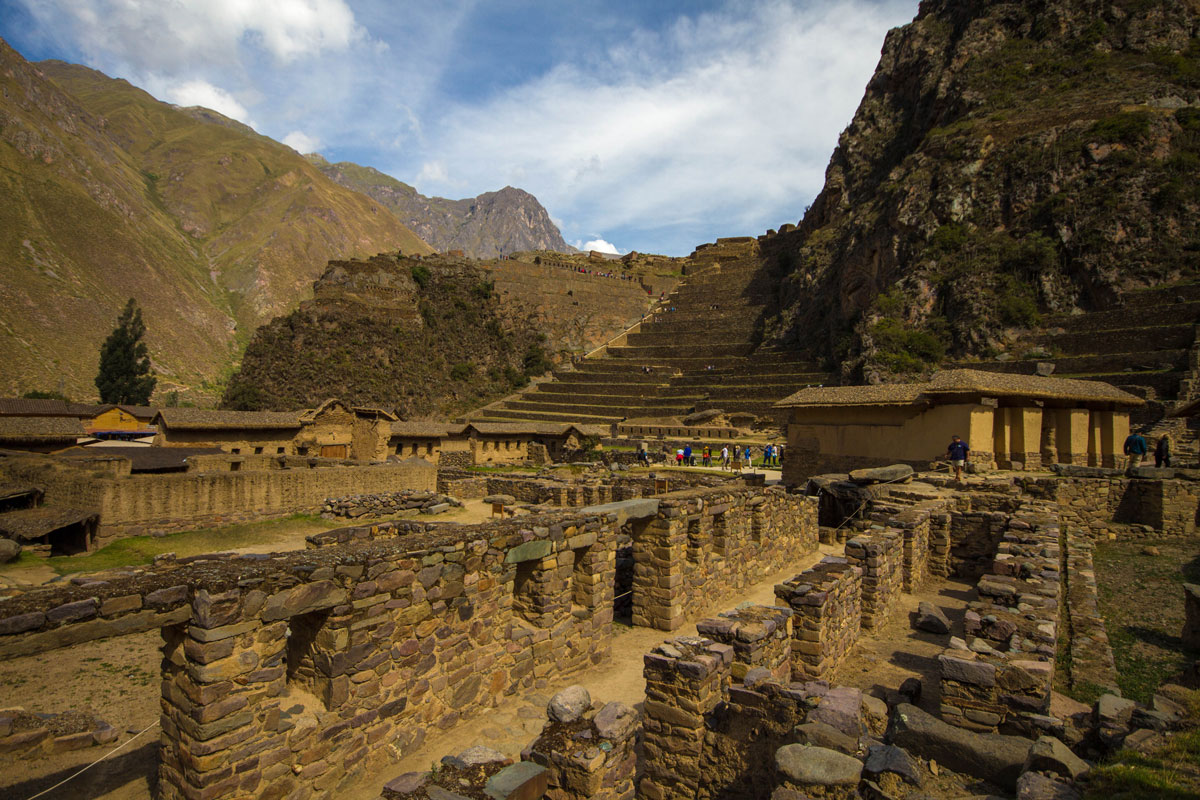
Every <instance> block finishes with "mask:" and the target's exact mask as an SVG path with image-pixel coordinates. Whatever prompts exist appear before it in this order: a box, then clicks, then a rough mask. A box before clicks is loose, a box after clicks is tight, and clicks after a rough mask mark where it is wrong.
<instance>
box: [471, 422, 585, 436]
mask: <svg viewBox="0 0 1200 800" xmlns="http://www.w3.org/2000/svg"><path fill="white" fill-rule="evenodd" d="M467 427H468V428H470V429H472V430H474V431H475V432H477V433H481V434H484V435H485V436H565V435H567V434H568V433H569V432H570V431H571V429H572V428H574V429H575V430H578V431H580V432H582V428H580V426H578V425H576V424H574V423H572V422H482V421H481V422H468V423H467Z"/></svg>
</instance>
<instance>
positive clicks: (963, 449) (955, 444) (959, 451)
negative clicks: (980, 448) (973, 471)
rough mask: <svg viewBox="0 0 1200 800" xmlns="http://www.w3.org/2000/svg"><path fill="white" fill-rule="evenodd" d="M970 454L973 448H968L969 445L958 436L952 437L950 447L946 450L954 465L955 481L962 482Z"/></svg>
mask: <svg viewBox="0 0 1200 800" xmlns="http://www.w3.org/2000/svg"><path fill="white" fill-rule="evenodd" d="M970 452H971V448H969V447H967V443H966V442H964V441H963V440H962V439H960V438H958V436H957V435H955V436H951V437H950V445H949V446H948V447H947V448H946V457H947V458H949V459H950V463H951V464H953V465H954V480H956V481H961V480H962V473H963V467H964V466H966V464H967V455H968V454H969V453H970Z"/></svg>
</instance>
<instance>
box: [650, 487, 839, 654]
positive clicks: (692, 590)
mask: <svg viewBox="0 0 1200 800" xmlns="http://www.w3.org/2000/svg"><path fill="white" fill-rule="evenodd" d="M658 500H659V508H658V513H657V515H656V516H655V517H654V518H653V519H651V520H649V521H648V522H647V523H645V524H643V525H640V526H638V528H637V529H636V530H635V532H634V536H633V558H634V565H635V566H634V579H633V586H634V597H633V622H634V624H635V625H641V626H645V627H650V628H658V629H659V630H667V631H671V630H675V629H676V628H678V627H679V626H680V625H682V624H683V621H684V619H685V618H686V617H687V616H688V615H691V614H696V613H699V612H701V611H703V610H704V609H705V608H707V607H709V606H710V605H711V603H712V602H713V600H714V598H715V597H718V596H720V594H722V593H729V592H734V591H738V590H741V589H744V588H746V587H747V586H750V585H751V584H753V583H755V582H757V581H758V580H760V579H762V578H763V577H765V576H767V575H770V574H772V573H774V572H776V571H778V570H780V569H782V568H784V567H786V566H787V565H788V563H790V562H791V560H792V559H793V558H795V557H796V556H798V555H802V554H804V553H809V552H812V551H814V550H815V549H816V547H817V513H816V512H817V505H816V498H811V497H804V496H802V495H796V494H789V493H788V492H786V491H784V490H783V489H780V488H770V489H765V490H763V489H756V488H748V487H731V488H725V487H715V488H711V489H691V490H687V491H681V492H673V493H670V494H667V495H661V496H660V497H659V498H658Z"/></svg>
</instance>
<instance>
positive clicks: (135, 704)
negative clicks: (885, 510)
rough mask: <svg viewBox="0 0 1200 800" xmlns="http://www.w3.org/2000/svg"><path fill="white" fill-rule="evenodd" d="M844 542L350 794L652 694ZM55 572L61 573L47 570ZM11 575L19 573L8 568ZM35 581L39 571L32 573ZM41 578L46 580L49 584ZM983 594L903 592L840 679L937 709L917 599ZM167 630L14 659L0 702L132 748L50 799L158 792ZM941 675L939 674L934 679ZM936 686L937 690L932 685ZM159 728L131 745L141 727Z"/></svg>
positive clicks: (29, 767) (14, 770) (26, 794)
mask: <svg viewBox="0 0 1200 800" xmlns="http://www.w3.org/2000/svg"><path fill="white" fill-rule="evenodd" d="M490 512H491V509H490V506H487V505H485V504H483V503H482V502H480V501H472V502H468V503H467V504H466V507H465V508H464V509H462V510H459V511H458V512H456V513H455V514H454V519H455V521H460V522H475V521H480V520H483V519H486V518H487V517H488V516H490ZM310 532H311V529H309V530H307V531H303V530H300V529H299V528H298V529H297V530H291V531H289V530H288V529H287V528H286V526H285V527H284V528H281V529H279V530H277V531H275V532H273V533H272V535H271V536H270V537H269V538H265V539H264V540H263V541H260V542H256V543H255V544H253V545H248V546H245V547H242V548H237V550H238V551H239V552H271V551H273V550H286V549H294V548H297V547H303V544H304V536H305V535H307V534H308V533H310ZM841 549H842V548H841V547H840V546H837V547H829V546H825V545H822V546H821V548H820V551H819V552H817V553H812V554H808V555H806V556H804V557H803V558H799V559H797V560H796V562H795V563H794V564H793V565H791V566H789V567H788V568H787V569H786V570H782V571H780V572H779V573H778V574H775V575H772V576H770V577H768V578H766V579H765V580H763V581H761V582H759V583H758V584H756V585H754V586H753V587H751V588H750V589H749V590H748V591H746V592H744V593H740V594H738V595H736V596H726V597H721V598H714V601H713V603H712V604H711V606H710V607H709V608H707V609H705V611H704V612H703V613H702V614H701V615H699V616H697V617H696V618H694V619H691V620H689V622H688V624H687V625H686V626H685V627H684V628H683V629H680V630H679V631H675V632H674V633H673V634H670V635H668V634H666V633H665V632H662V631H654V630H649V629H645V628H629V627H627V626H623V625H617V626H616V629H615V636H614V640H613V658H612V661H611V662H609V663H607V664H604V665H602V666H600V667H597V668H594V669H592V670H589V671H587V672H585V673H582V674H577V675H574V676H572V677H571V678H570V679H569V680H560V681H553V682H548V683H547V684H546V685H545V686H541V687H538V688H537V689H535V690H534V691H532V692H530V693H527V694H524V695H521V696H513V697H508V698H506V699H505V700H504V701H503V702H502V703H501V704H500V705H499V706H498V707H496V708H494V709H491V710H489V711H488V712H486V713H485V714H482V715H480V716H478V717H475V718H473V719H471V720H468V721H465V722H463V723H462V724H460V725H459V726H458V727H456V728H455V729H453V730H451V731H448V732H446V733H444V734H440V735H437V736H432V737H429V738H428V739H426V740H425V741H424V742H423V743H422V744H421V745H420V746H419V747H418V748H417V749H415V750H413V751H411V752H408V753H403V754H398V758H397V760H396V761H395V762H394V763H393V764H391V765H390V766H389V767H388V768H387V769H386V770H384V771H380V772H378V773H374V774H367V773H364V774H363V775H362V776H361V777H360V778H359V779H358V780H357V781H356V783H355V784H354V785H353V786H352V787H349V788H348V790H347V791H346V792H344V793H343V795H342V796H343V797H345V798H347V800H374V798H376V797H378V795H379V788H380V787H381V786H382V785H383V784H384V783H385V782H387V781H388V780H390V779H391V778H393V777H395V776H396V775H398V774H400V773H403V772H408V771H414V770H424V769H428V768H429V766H430V764H432V763H434V762H436V761H437V760H438V759H440V758H441V757H442V756H443V755H446V754H452V753H458V752H460V751H462V750H464V749H466V748H467V747H470V746H473V745H476V744H486V745H488V746H490V747H493V748H496V749H498V750H501V751H503V752H505V753H507V754H509V755H511V756H513V757H514V758H519V754H520V751H521V750H522V749H523V748H524V747H525V746H526V745H528V744H529V743H530V742H531V741H532V740H533V739H534V738H535V737H536V736H537V734H538V733H539V732H540V731H541V729H542V725H543V724H544V723H545V719H546V716H545V707H546V704H547V702H548V701H549V698H550V697H551V696H552V695H553V694H554V693H555V692H556V691H558V690H559V689H561V688H564V687H565V686H567V685H570V684H575V683H578V684H582V685H583V686H586V687H587V688H588V690H589V691H590V692H591V694H592V697H593V698H594V699H596V700H600V701H603V702H608V701H611V700H621V701H623V702H625V703H628V704H630V705H638V704H639V703H640V702H641V700H642V699H643V697H644V693H645V682H644V680H643V678H642V658H641V657H642V655H643V654H644V653H645V652H647V651H648V650H650V648H652V647H653V646H655V645H656V644H659V643H660V642H662V641H664V640H666V639H668V638H672V637H673V636H678V635H694V634H695V633H696V628H695V622H696V620H697V619H699V618H702V617H704V616H709V615H711V614H714V613H716V612H719V611H722V610H725V609H727V608H731V607H733V606H735V605H737V604H738V603H740V602H746V601H749V602H754V603H761V604H773V603H774V602H775V598H774V586H775V584H777V583H779V582H781V581H783V580H785V579H787V578H789V577H791V576H792V575H794V574H796V573H797V572H799V571H802V570H804V569H806V568H808V567H809V566H811V565H812V564H814V563H815V562H816V561H818V560H820V558H821V557H822V556H824V555H830V554H838V555H840V554H841ZM43 569H46V570H48V571H49V572H50V574H51V576H53V575H54V574H55V573H54V571H53V570H49V568H48V567H44V568H43ZM6 576H8V577H11V576H12V574H11V572H10V573H6ZM30 577H33V576H32V575H31V576H30ZM39 582H40V581H39ZM973 597H974V591H973V589H972V588H971V586H970V585H969V584H966V583H959V582H954V581H950V582H940V583H939V582H934V581H930V582H929V584H928V588H926V589H924V590H923V591H921V592H919V593H918V594H916V595H903V596H902V598H901V601H900V603H899V606H898V607H897V609H896V611H895V613H894V614H893V615H892V617H891V618H890V620H889V622H888V623H887V624H886V625H885V626H884V627H883V628H881V629H880V630H878V631H873V632H870V633H869V634H868V635H865V636H864V637H863V639H862V640H861V641H860V644H859V646H858V648H856V650H855V652H854V654H853V655H852V657H851V658H850V660H849V661H848V662H847V663H846V664H844V665H843V666H842V668H841V669H840V670H839V673H838V675H837V676H836V681H837V682H838V683H842V684H846V685H852V686H857V687H860V688H863V689H869V688H871V687H873V686H877V685H878V686H882V687H885V688H894V687H896V686H898V685H899V684H900V682H901V681H902V680H904V678H906V677H909V676H911V675H916V676H919V677H924V678H927V680H926V681H925V686H926V688H927V691H926V694H925V696H924V697H923V698H922V705H923V706H926V707H927V708H931V709H932V708H936V703H937V698H936V686H937V681H936V677H935V676H936V664H937V662H936V657H937V654H938V653H939V652H940V651H941V649H942V647H943V646H944V642H945V637H938V636H934V635H932V634H926V633H922V632H918V631H914V630H913V629H912V626H911V622H910V620H911V617H912V615H913V614H914V613H915V611H916V607H917V603H918V602H919V601H921V600H929V601H931V602H934V603H935V604H937V605H939V606H941V607H942V609H943V610H944V611H945V612H946V614H947V616H948V617H949V618H950V620H951V621H952V623H953V624H954V626H955V630H954V633H955V634H957V635H961V632H962V631H961V626H962V615H963V607H964V606H965V604H966V603H967V602H968V601H969V600H970V599H973ZM159 644H160V637H159V634H158V633H157V632H151V633H144V634H138V635H135V636H127V637H123V638H120V639H110V640H103V641H99V642H89V643H86V644H82V645H78V646H76V647H72V648H69V649H66V650H60V651H56V652H53V653H48V654H43V655H39V656H29V657H26V658H21V659H14V660H12V661H9V662H5V663H4V664H2V665H0V708H11V707H23V708H25V709H27V710H30V711H35V712H41V713H58V712H62V711H68V710H81V711H89V712H92V713H95V714H96V715H98V716H99V717H101V718H102V719H104V720H106V721H108V722H109V723H110V724H112V725H113V726H115V727H117V728H118V730H121V731H122V736H121V738H120V739H119V740H118V742H117V743H116V744H114V745H113V746H114V747H115V746H117V745H126V746H125V747H124V748H123V749H122V750H120V751H119V752H118V753H117V754H115V755H114V756H113V757H111V758H109V759H107V760H105V761H104V762H102V763H101V764H100V765H98V766H96V767H94V768H92V769H90V770H89V771H88V772H86V773H84V775H83V776H82V777H80V778H78V779H75V780H72V781H71V782H70V783H68V784H67V785H65V786H63V787H60V788H59V789H56V790H54V791H52V792H50V793H48V794H46V795H43V797H46V798H55V797H62V798H66V797H70V798H72V800H83V798H107V799H110V800H144V798H149V797H150V792H151V786H152V782H153V780H154V774H155V769H156V765H157V744H158V730H157V726H156V725H154V723H155V721H156V720H157V717H158V712H159V708H158V706H159V701H158V686H157V683H158V672H159V658H160V656H159V651H158V647H159ZM931 676H933V677H934V679H933V680H928V678H930V677H931ZM930 690H932V691H930ZM151 725H154V727H152V728H151V729H150V730H148V731H145V732H144V733H142V735H141V736H139V737H138V738H136V739H135V740H133V741H132V743H130V740H131V738H132V737H133V734H136V733H138V732H140V731H142V730H143V729H144V728H146V727H147V726H151ZM104 752H106V749H105V748H99V747H94V748H89V749H86V750H82V751H76V752H73V753H64V754H60V755H57V756H53V757H50V758H46V759H40V760H38V761H37V762H35V763H32V764H27V763H24V762H21V761H19V760H16V759H13V758H11V757H9V756H4V755H0V796H3V797H5V798H15V800H26V799H27V798H30V797H32V796H33V795H34V794H36V793H37V792H39V791H42V790H44V789H46V788H47V787H50V786H52V785H53V784H55V783H57V782H58V781H60V780H62V779H63V778H66V777H68V776H69V775H71V774H72V773H73V772H75V771H76V770H77V769H79V768H80V767H82V766H84V765H86V764H88V763H90V762H92V761H94V760H95V759H97V758H99V757H100V756H101V755H103V753H104Z"/></svg>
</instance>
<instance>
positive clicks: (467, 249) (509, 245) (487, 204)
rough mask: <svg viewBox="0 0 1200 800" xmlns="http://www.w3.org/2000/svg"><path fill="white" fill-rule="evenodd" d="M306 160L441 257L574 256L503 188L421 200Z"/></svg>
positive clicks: (365, 175) (535, 207) (522, 197)
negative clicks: (376, 205)
mask: <svg viewBox="0 0 1200 800" xmlns="http://www.w3.org/2000/svg"><path fill="white" fill-rule="evenodd" d="M307 158H308V159H309V160H310V161H311V162H312V163H313V164H315V165H316V166H318V167H319V168H320V170H321V171H322V172H323V173H325V175H327V176H328V177H330V178H332V179H333V180H335V181H337V182H338V183H340V184H341V185H342V186H347V187H349V188H351V189H354V190H356V191H359V192H362V193H363V194H365V195H367V196H369V197H372V198H374V199H375V200H377V201H379V202H380V203H382V204H383V205H384V206H386V207H387V208H389V209H391V210H392V213H394V214H395V215H396V216H397V217H399V218H400V221H401V222H403V223H404V224H405V225H407V226H408V227H409V228H411V229H412V230H414V231H416V233H417V235H418V236H420V237H421V238H422V239H424V240H425V241H426V242H429V244H431V245H432V246H433V247H434V248H436V249H437V250H439V251H441V252H445V251H448V250H461V251H463V253H464V254H465V255H467V256H470V257H472V258H495V257H497V256H503V255H511V254H512V253H516V252H519V251H521V250H553V251H557V252H560V253H568V252H572V248H571V247H569V246H568V245H567V243H566V242H564V241H563V238H562V234H561V233H560V232H559V230H558V226H556V225H555V224H554V223H553V222H552V221H551V219H550V215H549V214H548V213H547V212H546V209H545V208H543V207H542V204H541V203H539V202H538V200H537V198H536V197H534V196H533V195H531V194H529V192H524V191H522V190H520V189H514V188H513V187H511V186H505V187H504V188H503V189H501V190H500V191H498V192H485V193H484V194H481V195H479V196H478V197H471V198H467V199H464V200H447V199H446V198H444V197H425V196H424V195H422V194H419V193H418V192H417V190H416V189H414V188H413V187H411V186H409V185H408V184H406V183H402V182H401V181H398V180H396V179H395V178H393V177H392V176H390V175H385V174H383V173H382V172H380V171H378V170H376V169H373V168H372V167H363V166H359V165H358V164H353V163H351V162H349V161H342V162H339V163H337V164H330V163H329V162H328V161H326V160H325V159H324V158H322V157H321V156H319V155H317V154H312V155H309V156H307Z"/></svg>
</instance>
